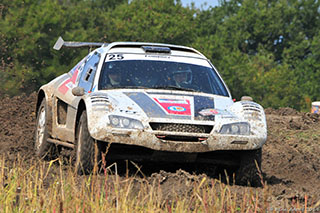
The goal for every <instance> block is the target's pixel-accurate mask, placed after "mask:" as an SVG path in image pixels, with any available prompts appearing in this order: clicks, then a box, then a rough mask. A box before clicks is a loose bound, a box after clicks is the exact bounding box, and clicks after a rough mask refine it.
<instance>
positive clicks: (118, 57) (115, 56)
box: [108, 54, 124, 61]
mask: <svg viewBox="0 0 320 213" xmlns="http://www.w3.org/2000/svg"><path fill="white" fill-rule="evenodd" d="M123 58H124V57H123V55H121V54H108V60H109V61H111V60H122V59H123Z"/></svg>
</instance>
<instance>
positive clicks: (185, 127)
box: [149, 122, 213, 134]
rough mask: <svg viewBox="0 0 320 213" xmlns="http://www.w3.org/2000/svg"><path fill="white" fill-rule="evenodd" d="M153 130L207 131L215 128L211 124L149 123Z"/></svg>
mask: <svg viewBox="0 0 320 213" xmlns="http://www.w3.org/2000/svg"><path fill="white" fill-rule="evenodd" d="M149 124H150V126H151V128H152V130H157V131H169V132H188V133H207V134H209V133H210V132H211V130H212V129H213V126H210V125H194V124H175V123H153V122H152V123H149Z"/></svg>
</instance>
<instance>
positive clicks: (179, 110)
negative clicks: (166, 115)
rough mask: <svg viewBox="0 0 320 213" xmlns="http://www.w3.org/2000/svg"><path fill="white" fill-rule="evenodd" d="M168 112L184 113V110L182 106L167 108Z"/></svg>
mask: <svg viewBox="0 0 320 213" xmlns="http://www.w3.org/2000/svg"><path fill="white" fill-rule="evenodd" d="M168 110H171V111H175V112H184V111H186V108H184V107H182V106H169V107H168Z"/></svg>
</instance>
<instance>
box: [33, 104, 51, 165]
mask: <svg viewBox="0 0 320 213" xmlns="http://www.w3.org/2000/svg"><path fill="white" fill-rule="evenodd" d="M47 113H48V110H47V106H46V100H45V99H43V100H42V102H41V104H40V107H39V110H38V113H37V122H36V132H35V140H34V149H35V152H36V155H37V156H38V157H41V158H49V159H51V158H53V157H54V154H55V150H56V149H55V148H56V147H55V145H54V144H51V143H49V142H48V141H47V139H48V137H49V134H48V129H47V128H48V127H47V123H48V119H47V116H48V115H47Z"/></svg>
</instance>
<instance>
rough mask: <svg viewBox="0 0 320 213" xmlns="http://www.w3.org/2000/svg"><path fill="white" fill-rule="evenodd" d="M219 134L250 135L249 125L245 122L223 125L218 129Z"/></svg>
mask: <svg viewBox="0 0 320 213" xmlns="http://www.w3.org/2000/svg"><path fill="white" fill-rule="evenodd" d="M220 133H221V134H230V135H250V125H249V124H248V123H246V122H240V123H232V124H224V125H223V126H222V127H221V129H220Z"/></svg>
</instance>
